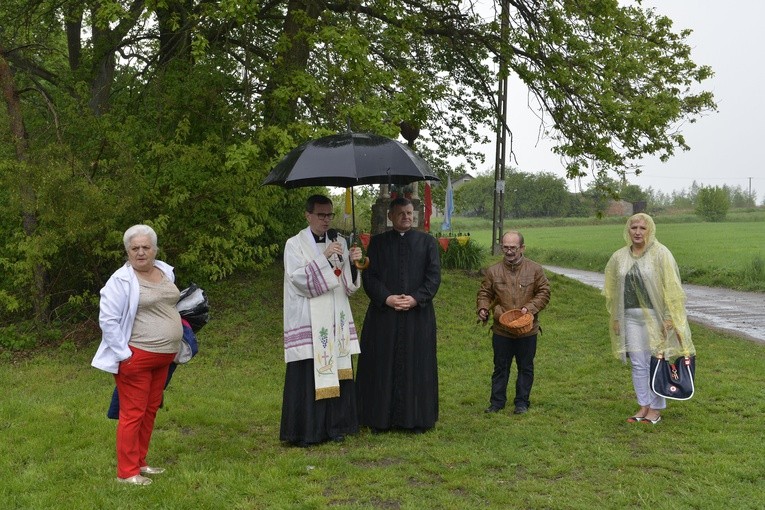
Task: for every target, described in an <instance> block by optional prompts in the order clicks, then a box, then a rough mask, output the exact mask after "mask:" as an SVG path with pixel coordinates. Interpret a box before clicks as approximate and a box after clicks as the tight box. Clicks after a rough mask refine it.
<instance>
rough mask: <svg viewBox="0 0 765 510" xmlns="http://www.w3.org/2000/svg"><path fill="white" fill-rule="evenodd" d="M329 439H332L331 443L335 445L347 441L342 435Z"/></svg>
mask: <svg viewBox="0 0 765 510" xmlns="http://www.w3.org/2000/svg"><path fill="white" fill-rule="evenodd" d="M329 439H330V441H332V442H334V443H342V442H343V441H345V436H344V435H342V434H339V435H337V436H332V437H330V438H329Z"/></svg>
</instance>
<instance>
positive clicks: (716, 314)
mask: <svg viewBox="0 0 765 510" xmlns="http://www.w3.org/2000/svg"><path fill="white" fill-rule="evenodd" d="M545 269H547V270H548V271H551V272H553V273H557V274H561V275H563V276H566V277H568V278H572V279H574V280H578V281H580V282H582V283H584V284H587V285H590V286H592V287H596V288H598V289H603V281H604V277H603V273H596V272H593V271H582V270H580V269H568V268H565V267H557V266H545ZM683 289H684V290H685V293H686V295H687V298H688V301H687V303H686V309H687V312H688V318H689V319H690V320H692V321H693V322H698V323H699V324H703V325H705V326H708V327H711V328H714V329H717V330H720V331H725V332H727V333H732V334H735V335H738V336H742V337H744V338H748V339H750V340H754V341H756V342H758V343H762V344H765V294H761V293H757V292H740V291H737V290H729V289H721V288H717V287H702V286H701V285H688V284H686V285H683Z"/></svg>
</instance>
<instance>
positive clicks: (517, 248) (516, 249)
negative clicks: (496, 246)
mask: <svg viewBox="0 0 765 510" xmlns="http://www.w3.org/2000/svg"><path fill="white" fill-rule="evenodd" d="M521 248H523V246H507V245H504V244H503V245H502V251H504V252H508V251H518V250H520V249H521Z"/></svg>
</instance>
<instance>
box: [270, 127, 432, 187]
mask: <svg viewBox="0 0 765 510" xmlns="http://www.w3.org/2000/svg"><path fill="white" fill-rule="evenodd" d="M424 180H432V181H437V180H439V179H438V177H436V175H435V174H434V173H433V170H432V169H431V168H430V165H429V164H428V163H427V162H426V161H425V160H424V159H422V158H421V157H420V156H418V155H417V153H415V152H414V151H413V150H412V149H411V148H410V147H409V146H407V145H404V144H403V143H401V142H398V141H396V140H393V139H391V138H386V137H384V136H379V135H373V134H370V133H351V132H346V133H342V134H339V135H330V136H325V137H322V138H317V139H316V140H311V141H309V142H306V143H304V144H303V145H301V146H299V147H297V148H296V149H293V150H292V151H290V152H289V154H287V155H286V156H284V158H283V159H282V160H281V161H280V162H279V163H278V164H277V165H276V166H275V167H274V168H273V170H271V173H270V174H268V177H266V180H265V181H263V184H276V185H279V186H284V187H285V188H300V187H305V186H337V187H340V188H351V187H353V186H358V185H361V184H401V185H404V184H409V183H411V182H414V181H424Z"/></svg>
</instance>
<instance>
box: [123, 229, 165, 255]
mask: <svg viewBox="0 0 765 510" xmlns="http://www.w3.org/2000/svg"><path fill="white" fill-rule="evenodd" d="M135 236H149V239H151V245H152V247H153V248H154V249H155V250H156V249H157V233H156V232H154V229H153V228H151V227H150V226H148V225H133V226H132V227H130V228H129V229H127V230H126V231H125V235H123V236H122V243H123V244H124V245H125V251H128V250H129V249H130V241H131V240H132V239H133V238H134V237H135Z"/></svg>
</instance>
